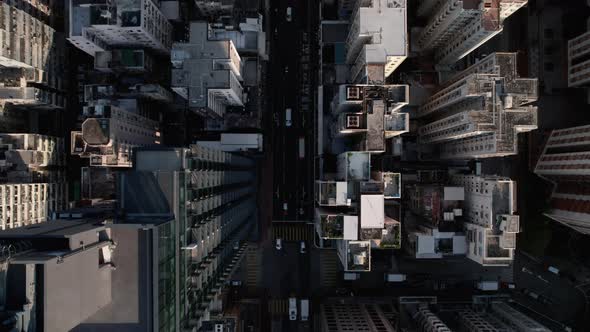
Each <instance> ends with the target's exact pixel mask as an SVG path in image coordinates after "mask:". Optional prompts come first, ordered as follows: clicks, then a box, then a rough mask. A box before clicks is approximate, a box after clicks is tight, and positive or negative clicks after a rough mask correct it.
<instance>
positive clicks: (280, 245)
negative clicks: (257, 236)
mask: <svg viewBox="0 0 590 332" xmlns="http://www.w3.org/2000/svg"><path fill="white" fill-rule="evenodd" d="M275 248H277V250H281V249H283V240H282V239H277V240H276V243H275Z"/></svg>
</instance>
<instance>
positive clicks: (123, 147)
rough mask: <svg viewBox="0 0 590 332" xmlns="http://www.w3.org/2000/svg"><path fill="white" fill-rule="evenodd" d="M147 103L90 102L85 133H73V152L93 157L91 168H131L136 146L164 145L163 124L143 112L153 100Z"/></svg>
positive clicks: (121, 101) (120, 100)
mask: <svg viewBox="0 0 590 332" xmlns="http://www.w3.org/2000/svg"><path fill="white" fill-rule="evenodd" d="M87 87H88V86H87ZM94 88H96V89H101V88H108V86H107V87H96V86H94ZM115 98H116V97H115ZM144 100H145V101H144V103H142V99H141V98H137V99H101V100H100V101H98V102H97V103H96V104H93V103H91V102H89V105H91V106H85V107H84V111H83V116H84V117H85V118H86V119H85V120H84V121H83V122H82V128H81V130H80V131H73V132H72V133H71V136H72V138H71V153H72V154H73V155H79V156H80V157H82V158H89V159H90V166H101V167H131V166H132V157H133V155H132V151H133V148H134V147H147V146H154V145H158V144H161V142H162V137H161V131H160V130H159V123H158V122H157V121H155V120H153V119H151V118H150V117H148V114H146V112H145V111H144V112H142V111H143V107H142V106H144V105H145V102H148V103H149V102H150V101H151V99H150V98H145V99H144Z"/></svg>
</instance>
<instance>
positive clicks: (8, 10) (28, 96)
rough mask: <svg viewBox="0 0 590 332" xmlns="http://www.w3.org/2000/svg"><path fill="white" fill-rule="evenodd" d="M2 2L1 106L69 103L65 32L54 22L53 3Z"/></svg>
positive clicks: (0, 108)
mask: <svg viewBox="0 0 590 332" xmlns="http://www.w3.org/2000/svg"><path fill="white" fill-rule="evenodd" d="M34 5H35V6H32V5H30V4H27V3H25V2H22V1H21V2H16V1H15V2H2V3H1V4H0V17H3V20H2V21H0V44H1V45H2V47H1V48H0V66H2V68H1V69H0V83H1V86H0V110H2V111H4V109H5V108H10V107H17V108H27V109H32V108H41V109H54V108H61V107H64V106H65V100H64V94H65V89H66V85H65V81H64V77H63V76H64V75H63V73H64V69H65V67H64V52H65V45H64V43H65V40H64V36H63V35H61V34H60V33H58V32H57V31H56V30H55V29H54V27H53V26H52V25H51V23H52V21H53V15H52V11H51V5H50V4H49V3H48V2H46V3H43V4H38V3H36V4H34Z"/></svg>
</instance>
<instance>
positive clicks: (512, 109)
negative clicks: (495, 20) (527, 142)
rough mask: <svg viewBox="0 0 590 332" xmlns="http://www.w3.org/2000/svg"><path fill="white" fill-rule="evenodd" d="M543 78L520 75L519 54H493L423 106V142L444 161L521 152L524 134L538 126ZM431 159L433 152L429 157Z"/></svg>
mask: <svg viewBox="0 0 590 332" xmlns="http://www.w3.org/2000/svg"><path fill="white" fill-rule="evenodd" d="M537 89H538V87H537V80H536V79H531V78H520V77H519V76H518V73H517V70H516V54H515V53H493V54H490V55H489V56H487V57H485V58H483V59H482V60H480V61H479V62H477V63H476V64H474V65H472V66H471V67H468V68H467V69H465V70H464V71H462V72H461V73H459V74H457V75H456V76H454V77H453V78H451V79H450V80H449V81H447V82H445V83H444V84H443V86H442V87H441V88H440V89H439V90H438V91H437V92H435V93H434V94H433V95H432V96H430V97H429V98H428V100H427V101H426V102H425V103H424V104H423V105H422V106H421V107H420V108H419V109H418V111H417V112H416V116H417V117H419V118H421V119H422V121H423V125H422V126H421V127H420V128H419V129H418V133H419V140H420V142H421V143H422V144H436V145H438V148H439V151H438V152H439V154H438V156H431V157H434V158H442V159H471V158H488V157H498V156H506V155H511V154H516V153H517V152H518V151H517V143H518V133H521V132H527V131H530V130H533V129H536V128H537V108H536V107H533V106H530V105H528V104H529V103H531V102H534V101H536V100H537V96H538V92H537ZM423 158H426V159H428V158H429V156H425V155H423Z"/></svg>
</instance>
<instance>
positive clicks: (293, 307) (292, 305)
mask: <svg viewBox="0 0 590 332" xmlns="http://www.w3.org/2000/svg"><path fill="white" fill-rule="evenodd" d="M289 320H297V299H296V298H294V297H290V298H289Z"/></svg>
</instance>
